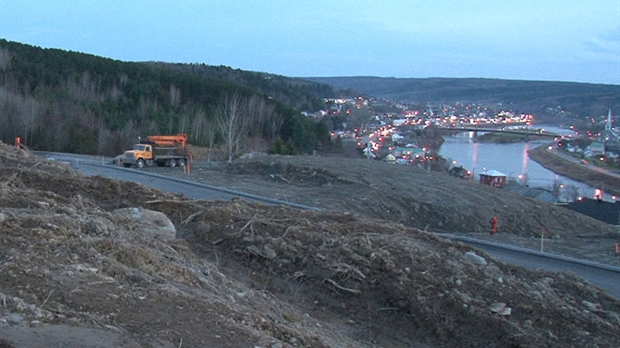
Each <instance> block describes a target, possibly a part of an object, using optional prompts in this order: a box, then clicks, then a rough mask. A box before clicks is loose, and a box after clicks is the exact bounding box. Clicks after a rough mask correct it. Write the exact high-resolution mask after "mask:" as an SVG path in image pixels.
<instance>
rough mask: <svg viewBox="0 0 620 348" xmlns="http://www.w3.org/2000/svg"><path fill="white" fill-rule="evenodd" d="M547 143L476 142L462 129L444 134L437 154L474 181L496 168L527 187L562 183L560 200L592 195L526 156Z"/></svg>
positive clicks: (556, 130) (551, 128)
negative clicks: (469, 174) (462, 168)
mask: <svg viewBox="0 0 620 348" xmlns="http://www.w3.org/2000/svg"><path fill="white" fill-rule="evenodd" d="M538 127H540V128H544V129H545V130H547V131H550V132H554V133H558V134H568V133H569V132H570V131H569V130H566V129H562V128H559V127H554V126H537V128H538ZM479 135H480V133H479ZM548 143H550V141H549V140H537V141H529V142H520V143H512V144H496V143H478V142H475V141H474V134H473V132H463V133H459V134H457V135H456V136H452V137H450V136H446V137H445V142H444V144H443V145H442V146H441V148H440V150H439V154H440V155H441V156H442V157H444V158H446V159H448V160H450V161H452V165H456V166H459V165H462V166H463V167H464V168H466V169H468V170H471V171H472V174H473V175H472V177H473V178H474V180H478V179H479V176H480V173H482V172H484V171H487V170H497V171H499V172H502V173H504V174H505V175H506V176H507V177H508V179H509V180H513V181H517V182H519V183H520V184H522V185H526V184H527V185H529V186H530V187H540V188H545V189H549V190H552V189H553V188H554V187H558V186H559V185H562V186H559V187H560V189H559V199H560V201H565V202H566V201H572V200H574V199H575V198H576V197H575V196H582V197H589V198H594V195H595V190H596V188H594V187H591V186H588V185H586V184H584V183H581V182H578V181H575V180H572V179H569V178H567V177H564V176H562V175H558V174H556V173H554V172H552V171H550V170H548V169H545V168H544V167H542V166H541V165H540V164H538V163H537V162H534V161H533V160H531V159H530V157H529V155H528V151H529V150H530V149H534V148H536V147H538V146H541V145H544V144H548ZM603 199H604V200H606V201H613V197H612V196H610V195H608V194H605V193H604V195H603Z"/></svg>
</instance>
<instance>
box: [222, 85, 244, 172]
mask: <svg viewBox="0 0 620 348" xmlns="http://www.w3.org/2000/svg"><path fill="white" fill-rule="evenodd" d="M244 112H245V110H244V108H243V99H242V97H241V96H240V95H239V94H237V93H233V94H225V95H224V96H222V98H221V100H220V102H219V105H218V106H217V108H216V110H215V120H216V122H217V125H218V128H219V130H220V132H221V134H222V137H223V138H224V146H225V147H226V153H227V156H228V162H229V163H230V162H232V160H233V157H234V155H235V153H236V152H237V151H239V150H240V143H241V142H242V140H243V139H244V138H245V135H244V132H245V131H246V128H245V126H246V124H245V122H244V116H245V115H244Z"/></svg>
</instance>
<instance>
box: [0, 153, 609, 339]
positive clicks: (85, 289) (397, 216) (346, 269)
mask: <svg viewBox="0 0 620 348" xmlns="http://www.w3.org/2000/svg"><path fill="white" fill-rule="evenodd" d="M279 159H280V157H272V158H268V159H267V158H265V159H260V160H258V161H239V162H238V163H235V164H233V165H222V166H210V167H212V168H206V167H205V168H203V169H202V170H201V169H200V168H194V170H193V173H195V175H196V176H198V175H203V176H204V177H205V178H206V177H209V178H210V179H211V180H214V181H215V180H216V179H215V178H216V177H218V178H219V179H218V180H221V181H222V182H224V181H227V182H228V183H229V185H231V186H235V185H244V186H245V187H246V188H248V189H249V188H254V189H255V190H259V189H260V190H263V192H265V190H270V191H271V192H272V193H273V195H276V196H277V195H278V194H282V193H284V192H288V193H287V194H289V195H292V194H294V197H289V198H290V199H295V200H297V199H302V198H305V199H307V200H310V201H314V202H316V203H317V204H327V206H333V207H334V208H346V207H348V208H349V209H337V211H333V210H327V209H326V210H324V211H319V212H316V211H300V210H296V209H290V208H286V207H268V206H262V205H259V204H250V203H247V202H244V201H241V200H235V201H232V202H205V201H193V200H187V199H185V198H184V197H181V196H176V195H173V194H165V193H161V192H158V191H155V190H152V189H150V188H148V187H146V186H143V185H138V184H134V183H123V182H115V181H112V180H109V179H105V178H101V177H85V176H83V175H81V174H79V173H78V172H75V171H74V170H73V169H71V168H70V167H69V166H67V165H63V164H61V163H54V162H48V161H44V160H41V159H40V158H37V157H35V156H32V155H31V154H28V153H25V152H23V151H18V150H16V149H15V148H12V147H8V146H4V145H2V144H0V251H1V254H0V307H1V309H2V310H1V311H0V338H2V339H4V341H1V340H0V347H2V346H3V345H4V347H15V348H23V347H35V348H37V347H44V346H48V347H49V346H62V347H67V348H77V347H93V348H94V347H99V348H101V347H104V348H107V347H166V348H167V347H170V348H174V347H269V348H279V347H403V346H406V347H543V346H544V347H567V346H571V347H592V346H597V347H618V346H620V335H619V333H620V301H618V300H617V299H615V298H612V297H611V296H609V295H607V294H606V293H604V292H603V291H601V290H600V289H598V288H596V287H594V286H593V285H591V284H589V283H588V282H586V281H584V280H583V279H581V278H578V277H574V276H572V275H570V274H566V273H551V272H542V271H528V270H525V269H523V268H521V267H515V266H512V265H508V264H505V263H502V262H500V261H497V260H495V259H493V258H492V257H490V256H489V255H486V254H484V253H482V252H480V251H477V250H474V249H472V248H470V247H467V246H465V245H463V244H460V243H452V242H449V241H445V240H442V239H440V238H437V237H435V236H434V235H432V234H429V233H426V232H424V231H421V230H420V229H416V228H412V227H407V226H405V225H404V224H401V223H395V222H391V221H389V220H398V221H400V222H403V223H407V224H420V226H422V225H424V226H425V227H426V226H427V225H428V229H429V230H431V229H433V230H434V229H438V230H443V229H449V228H453V227H454V226H464V227H468V228H469V227H470V226H471V228H475V227H476V221H480V223H479V224H478V228H479V229H480V230H483V229H484V225H485V224H486V222H487V221H483V220H485V219H486V217H487V216H488V215H487V213H488V211H487V210H488V209H491V208H490V205H485V204H483V202H487V201H488V202H487V204H492V205H494V206H496V207H494V208H492V209H494V210H492V212H493V213H498V214H500V213H501V214H502V215H499V216H500V221H502V219H505V221H506V224H505V225H500V226H503V227H502V228H501V229H500V234H499V235H498V236H509V235H510V234H513V235H514V236H517V237H518V238H524V239H526V240H527V239H529V238H530V232H528V229H527V228H525V227H523V226H529V225H531V224H532V225H533V224H535V223H534V222H533V221H536V219H532V220H531V221H530V219H528V218H525V217H524V218H523V219H522V220H523V221H522V222H523V224H525V225H522V224H521V223H514V224H513V223H511V222H510V219H509V217H510V216H511V215H510V214H516V213H514V212H512V211H513V210H514V209H522V211H523V212H524V213H530V214H537V215H536V216H537V217H538V219H542V221H539V222H538V223H539V224H543V225H544V226H547V227H549V228H550V230H552V231H553V232H554V233H555V234H556V235H557V234H559V235H557V237H556V238H557V239H560V240H562V239H569V238H573V237H577V236H578V235H579V234H583V233H586V235H589V236H593V234H592V231H590V230H589V229H593V228H599V227H601V226H600V225H599V224H597V223H596V222H593V221H591V219H583V220H582V219H581V218H579V219H572V220H569V224H565V225H562V223H563V221H565V215H564V213H563V212H561V211H560V210H556V209H557V208H556V207H553V208H552V207H547V206H544V205H539V204H537V203H536V202H531V201H527V200H522V199H521V198H518V197H513V196H512V195H508V196H504V195H501V194H499V195H498V194H497V192H496V191H492V190H491V189H485V188H483V189H480V190H477V189H474V188H472V187H470V184H467V183H462V182H458V181H456V179H453V180H455V181H446V178H440V177H437V176H433V175H430V174H428V173H424V172H418V171H411V169H410V168H405V167H402V168H397V167H383V165H382V164H381V163H370V162H367V161H361V162H360V161H357V162H353V163H354V164H353V166H354V167H353V169H359V170H361V171H360V172H357V171H355V170H351V167H348V166H349V164H348V162H347V161H344V160H338V159H331V160H325V159H322V160H321V159H316V158H310V157H308V158H304V157H299V158H294V159H293V162H292V163H291V162H290V161H288V160H289V159H290V158H287V157H283V158H282V161H280V160H279ZM314 161H317V162H314ZM302 164H304V165H302ZM377 165H379V166H377ZM386 165H387V164H386ZM345 166H347V168H344V167H345ZM373 168H378V169H379V170H385V171H384V172H380V173H383V174H382V175H383V176H381V175H379V176H375V175H374V174H373V173H375V172H373V170H376V169H373ZM176 173H180V171H177V172H176ZM361 173H363V175H362V174H361ZM406 177H411V178H416V180H420V181H419V182H424V183H425V185H424V186H423V187H417V186H411V184H412V181H409V180H404V182H403V178H406ZM448 179H450V178H448ZM205 180H206V179H205ZM450 180H452V179H450ZM257 186H260V188H258V187H257ZM293 186H294V187H299V189H293V188H292V187H293ZM361 192H366V193H369V195H366V196H363V195H362V196H356V195H357V194H359V193H361ZM405 193H406V194H407V196H405ZM409 193H412V194H411V195H410V196H409ZM409 197H419V198H418V199H419V200H420V201H416V200H411V198H409ZM279 198H286V197H279ZM352 201H354V202H358V203H357V205H347V204H346V203H347V202H348V203H350V202H352ZM390 202H391V203H390ZM302 203H303V202H302ZM400 204H408V205H407V206H406V207H407V209H404V208H403V209H396V207H397V206H398V205H400ZM442 205H443V206H442ZM468 205H469V206H470V208H468V209H469V210H466V211H460V210H459V209H457V208H463V209H465V208H466V206H468ZM472 205H480V206H481V207H477V206H473V207H472ZM503 205H506V206H507V207H504V206H503ZM416 207H417V210H415V209H416ZM351 208H356V209H357V208H359V209H362V210H361V211H362V212H365V211H368V212H370V213H369V214H365V215H359V214H357V213H355V212H353V211H352V209H351ZM345 210H346V211H347V212H345ZM508 211H510V213H508ZM517 211H519V210H517ZM412 212H414V213H415V214H412ZM372 214H385V216H386V217H387V218H388V219H389V220H377V219H374V218H372V216H371V215H372ZM524 216H526V215H524ZM465 217H466V218H465ZM443 218H445V221H441V223H440V220H441V219H443ZM545 219H549V221H546V220H545ZM500 223H501V222H500ZM459 224H460V225H459ZM582 224H585V225H582ZM533 226H535V227H538V226H536V225H533ZM562 226H563V228H562ZM572 226H574V227H575V228H572V229H571V227H572ZM479 233H481V234H484V231H480V232H479ZM588 233H589V234H588ZM608 233H614V232H613V231H610V232H608ZM84 332H88V335H84ZM4 347H3V348H4Z"/></svg>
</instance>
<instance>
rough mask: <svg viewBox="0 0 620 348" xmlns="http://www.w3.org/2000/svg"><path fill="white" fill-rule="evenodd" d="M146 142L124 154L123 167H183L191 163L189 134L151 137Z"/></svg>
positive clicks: (136, 145)
mask: <svg viewBox="0 0 620 348" xmlns="http://www.w3.org/2000/svg"><path fill="white" fill-rule="evenodd" d="M146 139H147V140H146V141H141V142H140V143H139V144H135V145H134V146H133V149H131V150H127V151H125V153H124V154H123V166H125V167H131V166H135V167H138V168H142V167H144V166H152V165H158V166H163V167H176V166H179V167H183V166H185V165H186V164H188V163H189V160H190V154H189V152H187V149H186V147H185V145H186V144H187V134H177V135H149V136H148V137H146Z"/></svg>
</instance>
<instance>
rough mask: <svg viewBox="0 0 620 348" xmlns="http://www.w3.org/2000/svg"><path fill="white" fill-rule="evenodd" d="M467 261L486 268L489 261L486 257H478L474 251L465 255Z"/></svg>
mask: <svg viewBox="0 0 620 348" xmlns="http://www.w3.org/2000/svg"><path fill="white" fill-rule="evenodd" d="M465 259H466V260H468V261H470V262H471V263H473V264H475V265H480V266H486V265H487V260H486V259H485V258H484V257H482V256H478V255H476V254H475V253H474V252H472V251H468V252H466V253H465Z"/></svg>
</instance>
